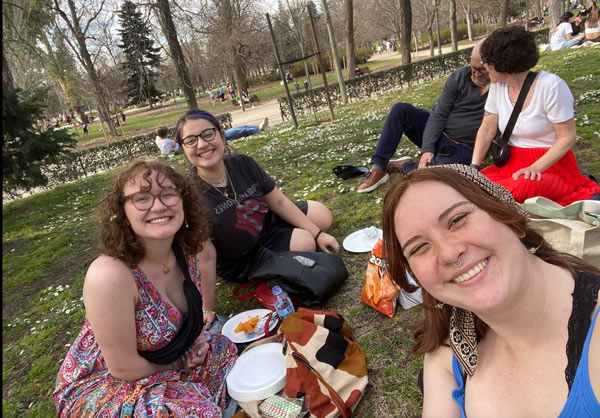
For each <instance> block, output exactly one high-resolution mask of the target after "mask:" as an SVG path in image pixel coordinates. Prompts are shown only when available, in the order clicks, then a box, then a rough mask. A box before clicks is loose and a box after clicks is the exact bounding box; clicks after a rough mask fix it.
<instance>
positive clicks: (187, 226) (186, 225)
mask: <svg viewBox="0 0 600 418" xmlns="http://www.w3.org/2000/svg"><path fill="white" fill-rule="evenodd" d="M183 221H184V222H185V228H186V229H187V228H189V227H190V226H189V225H188V222H187V219H186V218H185V217H184V218H183Z"/></svg>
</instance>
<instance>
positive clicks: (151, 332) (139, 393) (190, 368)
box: [53, 161, 237, 417]
mask: <svg viewBox="0 0 600 418" xmlns="http://www.w3.org/2000/svg"><path fill="white" fill-rule="evenodd" d="M205 213H206V209H205V207H204V206H203V205H202V202H201V201H200V198H199V197H198V195H197V194H196V190H195V187H194V185H193V184H192V182H191V181H190V180H189V179H188V178H187V177H185V176H183V175H181V174H179V173H177V172H176V171H175V170H173V169H172V168H171V167H168V166H166V165H164V164H161V163H156V162H144V161H141V162H137V163H135V164H133V166H132V167H130V168H129V169H127V170H125V171H123V172H122V173H121V174H120V175H119V176H118V177H117V178H116V179H115V181H114V182H113V184H112V186H111V187H110V188H109V190H108V192H107V196H106V199H105V201H104V204H103V206H102V212H101V217H100V224H101V233H102V235H101V247H102V255H100V256H99V257H98V258H96V259H95V260H94V261H93V262H92V264H91V265H90V267H89V269H88V271H87V273H86V276H85V282H84V285H83V303H84V305H85V312H86V316H85V320H84V325H83V327H82V329H81V331H80V333H79V335H78V336H77V338H76V339H75V342H74V343H73V344H72V345H71V348H70V349H69V352H68V353H67V356H66V357H65V360H64V361H63V363H62V366H61V367H60V370H59V372H58V378H57V380H56V389H55V392H54V394H53V397H54V402H55V404H56V409H57V413H58V415H59V416H61V417H98V416H103V417H123V416H128V417H149V416H152V417H167V416H180V417H183V416H186V417H187V416H196V417H208V416H210V417H217V416H218V417H220V416H221V415H222V411H223V410H224V408H225V406H226V401H225V398H226V396H225V395H226V392H225V391H226V385H225V378H226V376H227V374H228V373H229V370H230V369H231V367H233V364H234V363H235V360H236V358H237V349H236V348H235V345H234V344H233V343H232V342H231V341H229V339H227V338H226V337H224V336H222V335H214V334H211V333H209V332H208V331H206V330H205V331H203V322H204V320H206V321H207V322H210V319H211V318H213V317H214V312H213V311H212V310H213V309H214V286H215V284H214V281H215V273H214V265H212V266H211V265H206V264H202V263H200V262H199V261H198V253H200V252H201V251H202V243H203V242H204V241H206V240H208V237H209V225H208V223H207V222H206V217H205ZM211 269H212V271H211ZM203 296H205V297H203ZM207 307H209V308H207ZM208 309H210V310H208Z"/></svg>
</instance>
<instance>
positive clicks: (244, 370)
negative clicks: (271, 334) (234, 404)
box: [227, 343, 286, 402]
mask: <svg viewBox="0 0 600 418" xmlns="http://www.w3.org/2000/svg"><path fill="white" fill-rule="evenodd" d="M282 349H283V345H282V344H281V343H268V344H263V345H259V346H258V347H254V348H253V349H251V350H249V351H247V352H245V353H244V354H242V355H241V356H240V357H239V358H238V359H237V361H236V362H235V364H234V366H233V368H232V369H231V372H229V375H228V376H227V391H228V392H229V395H231V397H232V398H233V399H235V400H236V401H238V402H252V401H260V400H263V399H266V398H268V397H269V396H271V395H274V394H276V393H277V392H279V391H280V390H281V389H283V387H284V386H285V373H286V368H285V356H284V355H283V354H282V353H281V351H282Z"/></svg>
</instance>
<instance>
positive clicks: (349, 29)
mask: <svg viewBox="0 0 600 418" xmlns="http://www.w3.org/2000/svg"><path fill="white" fill-rule="evenodd" d="M345 5H346V77H348V80H349V79H351V78H354V77H356V74H355V73H354V68H355V67H356V57H355V55H354V5H353V0H345Z"/></svg>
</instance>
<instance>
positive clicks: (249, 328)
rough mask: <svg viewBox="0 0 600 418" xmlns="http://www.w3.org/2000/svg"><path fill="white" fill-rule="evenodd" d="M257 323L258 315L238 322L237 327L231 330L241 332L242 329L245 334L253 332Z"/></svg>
mask: <svg viewBox="0 0 600 418" xmlns="http://www.w3.org/2000/svg"><path fill="white" fill-rule="evenodd" d="M256 324H258V315H256V316H255V317H252V318H250V319H249V320H247V321H242V322H240V323H239V324H238V325H237V327H235V329H234V330H233V332H242V331H244V332H245V333H246V334H252V333H253V332H254V327H255V326H256Z"/></svg>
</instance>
